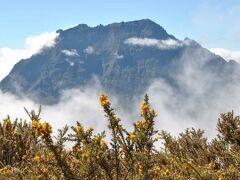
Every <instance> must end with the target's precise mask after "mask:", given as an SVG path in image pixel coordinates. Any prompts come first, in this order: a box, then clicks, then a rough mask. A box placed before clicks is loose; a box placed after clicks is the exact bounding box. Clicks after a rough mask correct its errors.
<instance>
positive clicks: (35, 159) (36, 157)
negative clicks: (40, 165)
mask: <svg viewBox="0 0 240 180" xmlns="http://www.w3.org/2000/svg"><path fill="white" fill-rule="evenodd" d="M40 160H41V157H40V156H35V157H34V158H33V161H34V162H39V161H40Z"/></svg>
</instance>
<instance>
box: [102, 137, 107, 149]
mask: <svg viewBox="0 0 240 180" xmlns="http://www.w3.org/2000/svg"><path fill="white" fill-rule="evenodd" d="M106 145H107V143H106V141H105V140H104V139H102V140H101V142H100V146H101V147H104V146H106Z"/></svg>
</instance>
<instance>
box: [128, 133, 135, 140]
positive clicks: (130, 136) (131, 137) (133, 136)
mask: <svg viewBox="0 0 240 180" xmlns="http://www.w3.org/2000/svg"><path fill="white" fill-rule="evenodd" d="M135 138H136V135H135V134H134V133H132V132H131V133H129V139H131V140H134V139H135Z"/></svg>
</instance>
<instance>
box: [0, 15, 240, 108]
mask: <svg viewBox="0 0 240 180" xmlns="http://www.w3.org/2000/svg"><path fill="white" fill-rule="evenodd" d="M57 33H59V36H58V38H57V39H56V44H55V46H54V47H51V48H45V49H43V50H42V51H41V52H40V53H38V54H35V55H33V56H32V57H30V58H29V59H22V60H21V61H19V62H18V63H17V64H16V65H15V66H14V67H13V69H12V70H11V72H10V73H9V75H8V76H6V77H5V78H4V79H3V80H2V81H1V83H0V89H1V90H2V91H3V92H11V93H13V94H18V95H21V94H24V95H27V96H28V97H30V98H32V99H33V100H35V101H37V102H40V103H43V104H53V103H56V102H58V100H59V98H60V94H61V91H62V90H65V89H71V88H78V87H83V86H86V85H88V84H89V83H90V82H91V80H92V78H93V77H94V76H95V77H97V78H98V80H99V81H100V83H101V85H102V87H103V89H104V90H105V91H106V92H107V93H109V94H114V95H117V96H118V97H120V98H121V99H122V101H125V100H127V101H129V100H131V99H133V98H134V96H136V95H139V94H142V93H144V92H145V91H146V90H147V88H148V87H149V85H150V84H151V83H152V82H153V81H154V80H156V79H159V78H161V79H163V80H164V81H165V82H166V83H167V84H169V85H170V86H171V87H174V89H176V90H179V92H180V91H182V88H181V87H180V86H179V82H177V80H176V76H178V74H179V73H180V69H182V68H181V67H182V66H184V64H185V65H186V64H191V66H194V67H195V68H196V69H201V70H202V71H204V72H206V73H208V72H211V74H213V75H214V76H213V77H214V78H213V79H212V80H211V83H223V84H224V83H225V82H228V81H232V80H233V79H232V78H233V77H232V72H233V71H234V72H237V71H239V70H240V67H239V64H238V63H236V62H235V61H230V62H227V61H225V60H224V59H223V58H221V57H220V56H217V55H215V54H213V53H211V52H210V51H208V50H207V49H205V48H203V47H201V45H200V44H198V43H197V42H195V41H194V40H191V39H188V38H186V39H184V40H183V41H181V40H178V39H177V38H175V37H174V36H173V35H170V34H168V33H167V32H166V30H164V29H163V27H161V26H160V25H158V24H156V23H155V22H153V21H151V20H149V19H143V20H138V21H131V22H121V23H113V24H109V25H106V26H103V25H99V26H96V27H89V26H88V25H86V24H79V25H78V26H76V27H73V28H70V29H67V30H58V31H57ZM186 56H187V57H186ZM189 56H190V57H192V58H189ZM234 78H235V77H234ZM234 80H236V82H237V77H236V79H234Z"/></svg>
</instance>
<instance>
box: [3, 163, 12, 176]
mask: <svg viewBox="0 0 240 180" xmlns="http://www.w3.org/2000/svg"><path fill="white" fill-rule="evenodd" d="M10 171H11V166H9V165H8V166H5V167H4V168H2V169H0V175H4V174H7V173H9V172H10Z"/></svg>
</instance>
